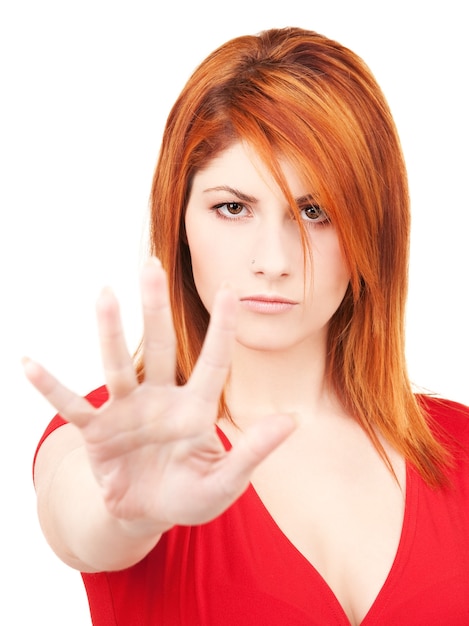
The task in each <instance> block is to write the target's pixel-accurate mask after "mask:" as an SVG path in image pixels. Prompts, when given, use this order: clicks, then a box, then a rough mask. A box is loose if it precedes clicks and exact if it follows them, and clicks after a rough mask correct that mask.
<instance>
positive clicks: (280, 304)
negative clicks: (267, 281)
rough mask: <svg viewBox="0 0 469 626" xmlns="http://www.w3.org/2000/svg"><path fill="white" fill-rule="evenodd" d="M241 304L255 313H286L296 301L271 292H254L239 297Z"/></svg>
mask: <svg viewBox="0 0 469 626" xmlns="http://www.w3.org/2000/svg"><path fill="white" fill-rule="evenodd" d="M240 302H241V305H242V306H243V307H244V308H246V309H248V310H250V311H253V312H255V313H267V314H268V313H270V314H272V313H274V314H275V313H286V312H288V311H291V310H292V309H293V308H294V307H295V306H296V305H297V304H298V302H295V301H294V300H290V299H289V298H284V297H283V296H278V295H273V294H255V295H252V296H244V297H242V298H240Z"/></svg>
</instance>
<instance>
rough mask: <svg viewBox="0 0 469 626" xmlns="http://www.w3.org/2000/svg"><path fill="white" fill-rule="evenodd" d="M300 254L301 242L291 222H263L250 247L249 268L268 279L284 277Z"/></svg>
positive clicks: (288, 273)
mask: <svg viewBox="0 0 469 626" xmlns="http://www.w3.org/2000/svg"><path fill="white" fill-rule="evenodd" d="M300 254H301V242H300V240H299V236H298V233H294V229H293V228H292V224H291V223H290V224H283V225H280V224H277V223H273V224H269V225H266V224H265V223H264V224H263V225H262V227H261V228H260V229H259V231H258V232H257V233H256V237H255V239H254V242H253V245H252V248H251V261H250V263H251V270H252V272H253V273H254V274H257V275H260V276H264V277H265V278H268V279H269V280H275V279H278V278H281V277H285V276H288V275H290V273H291V271H292V268H293V267H294V265H295V263H296V262H297V257H298V256H299V255H300Z"/></svg>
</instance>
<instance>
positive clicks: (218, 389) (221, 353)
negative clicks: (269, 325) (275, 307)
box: [187, 287, 238, 405]
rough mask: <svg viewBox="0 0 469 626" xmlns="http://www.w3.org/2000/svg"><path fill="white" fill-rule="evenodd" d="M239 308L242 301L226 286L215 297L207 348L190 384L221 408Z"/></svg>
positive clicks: (197, 364)
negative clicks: (220, 401) (239, 302)
mask: <svg viewBox="0 0 469 626" xmlns="http://www.w3.org/2000/svg"><path fill="white" fill-rule="evenodd" d="M237 309H238V299H237V297H236V295H235V294H234V292H233V291H232V290H231V289H229V288H228V287H222V288H221V289H220V290H219V291H218V293H217V295H216V296H215V301H214V303H213V309H212V314H211V317H210V323H209V327H208V330H207V335H206V337H205V341H204V345H203V346H202V350H201V353H200V356H199V358H198V360H197V363H196V365H195V367H194V371H193V372H192V375H191V377H190V379H189V382H188V383H187V384H188V386H190V387H191V389H192V391H193V392H194V393H195V394H196V395H197V396H198V397H199V398H201V399H202V400H204V401H205V402H207V403H209V404H216V405H218V401H219V399H220V395H221V393H222V391H223V386H224V384H225V382H226V378H227V376H228V372H229V370H230V367H231V359H232V354H233V346H234V340H235V334H236V318H237Z"/></svg>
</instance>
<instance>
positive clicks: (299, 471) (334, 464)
mask: <svg viewBox="0 0 469 626" xmlns="http://www.w3.org/2000/svg"><path fill="white" fill-rule="evenodd" d="M231 436H232V437H235V436H236V435H235V434H234V433H232V434H231ZM386 453H387V454H388V457H389V459H390V461H391V463H392V467H393V470H394V473H395V476H393V474H392V473H391V471H390V469H389V467H387V466H386V464H385V462H384V461H383V459H382V457H381V456H380V455H379V453H378V452H377V451H376V449H375V448H374V447H373V446H372V444H371V442H370V441H369V439H368V437H367V436H366V435H365V433H363V431H362V430H361V429H359V428H358V427H355V426H354V425H351V427H350V430H349V432H348V433H345V434H344V436H340V437H337V436H334V437H328V436H321V434H320V433H319V434H318V433H314V436H312V437H308V436H307V433H302V434H300V435H299V436H297V437H296V438H295V437H293V438H292V439H291V440H290V441H289V442H288V444H287V445H286V444H283V445H282V446H281V447H280V448H279V449H278V450H276V451H275V452H274V453H273V454H272V455H271V456H270V457H269V458H268V459H267V460H266V461H264V462H263V463H262V464H261V465H260V466H259V467H258V468H257V469H256V471H255V472H254V474H253V476H252V481H251V482H252V486H253V489H254V490H255V492H256V494H257V496H258V497H259V499H260V501H261V503H262V505H263V506H264V507H265V510H266V513H267V515H269V516H270V518H271V520H272V522H273V523H274V524H275V525H276V526H277V527H278V529H279V531H280V532H281V533H282V534H283V535H284V536H285V538H286V539H287V541H288V542H290V543H291V544H292V546H293V547H294V548H295V549H296V550H297V551H298V553H299V554H300V555H301V556H302V557H304V559H306V561H308V563H309V564H311V565H312V566H313V567H314V568H315V570H316V571H317V572H318V573H319V575H320V576H321V577H322V579H323V580H324V582H325V584H326V585H327V586H328V587H329V589H330V590H331V591H332V592H333V594H334V596H335V597H336V598H337V600H338V601H339V603H340V605H341V607H342V608H343V610H344V612H345V613H346V615H347V617H348V619H349V620H350V623H352V624H359V623H360V622H361V621H362V619H363V618H364V616H365V615H366V613H367V612H368V610H369V608H370V607H371V606H372V604H373V602H374V600H375V599H376V597H377V596H378V594H379V592H380V589H381V588H382V586H383V584H384V582H385V580H386V578H387V576H388V574H389V571H390V569H391V567H392V565H393V562H394V559H395V555H396V553H397V550H398V546H399V541H400V537H401V531H402V526H403V520H404V512H405V484H406V476H405V474H406V471H405V464H404V461H403V460H402V459H401V458H400V457H399V456H398V455H397V454H396V453H394V452H393V450H391V449H387V450H386Z"/></svg>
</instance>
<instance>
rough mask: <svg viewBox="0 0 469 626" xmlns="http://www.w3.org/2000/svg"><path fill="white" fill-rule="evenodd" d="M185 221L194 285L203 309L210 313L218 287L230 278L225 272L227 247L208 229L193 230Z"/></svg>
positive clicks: (189, 223) (227, 254) (225, 243)
mask: <svg viewBox="0 0 469 626" xmlns="http://www.w3.org/2000/svg"><path fill="white" fill-rule="evenodd" d="M192 226H193V225H192V224H191V222H190V220H187V221H186V235H187V244H188V246H189V252H190V256H191V263H192V273H193V276H194V283H195V287H196V289H197V293H198V294H199V297H200V299H201V300H202V302H203V304H204V306H205V308H206V309H207V310H208V311H209V312H210V311H211V308H212V303H213V299H214V297H215V294H216V292H217V290H218V289H219V287H220V285H221V284H222V283H223V281H225V280H229V278H230V276H229V275H228V272H227V269H228V268H227V258H229V247H227V245H228V244H227V242H220V239H219V237H215V234H214V233H213V232H212V230H211V229H210V228H193V227H192Z"/></svg>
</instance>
